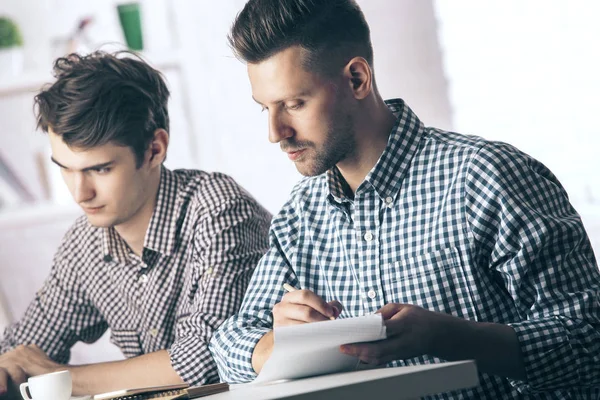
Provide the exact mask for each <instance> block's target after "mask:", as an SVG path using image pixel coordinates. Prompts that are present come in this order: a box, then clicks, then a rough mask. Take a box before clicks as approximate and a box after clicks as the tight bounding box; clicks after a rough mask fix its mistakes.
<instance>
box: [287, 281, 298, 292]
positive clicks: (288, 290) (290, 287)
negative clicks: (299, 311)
mask: <svg viewBox="0 0 600 400" xmlns="http://www.w3.org/2000/svg"><path fill="white" fill-rule="evenodd" d="M283 288H284V289H285V291H286V292H295V291H296V290H298V289H296V288H295V287H293V286H292V285H290V284H289V283H284V284H283Z"/></svg>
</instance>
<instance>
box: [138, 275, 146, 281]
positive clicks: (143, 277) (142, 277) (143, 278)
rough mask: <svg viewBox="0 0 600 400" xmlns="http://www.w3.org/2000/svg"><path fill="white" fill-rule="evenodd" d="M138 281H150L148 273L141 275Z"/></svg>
mask: <svg viewBox="0 0 600 400" xmlns="http://www.w3.org/2000/svg"><path fill="white" fill-rule="evenodd" d="M138 281H139V282H140V283H146V282H148V275H146V274H142V275H140V279H138Z"/></svg>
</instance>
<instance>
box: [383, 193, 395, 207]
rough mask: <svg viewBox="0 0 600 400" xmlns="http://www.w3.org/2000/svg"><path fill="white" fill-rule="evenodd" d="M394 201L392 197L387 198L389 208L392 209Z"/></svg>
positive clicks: (386, 203)
mask: <svg viewBox="0 0 600 400" xmlns="http://www.w3.org/2000/svg"><path fill="white" fill-rule="evenodd" d="M393 201H394V199H392V198H391V197H389V196H388V197H386V198H385V205H386V206H388V207H391V206H392V202H393Z"/></svg>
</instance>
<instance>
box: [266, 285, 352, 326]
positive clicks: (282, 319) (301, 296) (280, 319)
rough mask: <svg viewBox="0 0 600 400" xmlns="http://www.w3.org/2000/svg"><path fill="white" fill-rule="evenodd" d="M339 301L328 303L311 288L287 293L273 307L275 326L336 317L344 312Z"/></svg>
mask: <svg viewBox="0 0 600 400" xmlns="http://www.w3.org/2000/svg"><path fill="white" fill-rule="evenodd" d="M342 309H343V307H342V304H341V303H340V302H339V301H335V300H334V301H331V302H329V303H327V302H326V301H325V300H323V299H322V298H321V297H319V296H317V295H316V294H315V293H313V292H311V291H310V290H295V291H293V292H289V293H286V294H285V296H283V298H282V299H281V303H277V304H275V306H274V307H273V326H275V327H277V326H286V325H296V324H305V323H307V322H318V321H327V320H329V319H336V318H337V317H339V316H340V313H341V312H342Z"/></svg>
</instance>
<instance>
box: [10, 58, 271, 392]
mask: <svg viewBox="0 0 600 400" xmlns="http://www.w3.org/2000/svg"><path fill="white" fill-rule="evenodd" d="M54 72H55V75H56V78H57V80H56V82H55V83H54V84H53V85H52V86H50V87H49V88H46V89H45V90H42V92H41V93H39V94H38V95H37V96H36V98H35V102H36V105H37V114H38V125H39V127H41V128H42V129H43V130H44V131H45V132H47V133H48V137H49V139H50V145H51V148H52V161H53V162H54V163H55V164H57V165H58V166H59V167H60V168H61V171H62V174H63V177H64V180H65V182H66V184H67V186H68V187H69V190H70V191H71V193H72V195H73V198H74V199H75V201H76V202H77V203H78V204H79V205H80V206H81V208H82V209H83V211H84V212H85V215H84V216H82V217H81V218H79V219H78V220H77V221H76V222H75V224H74V225H73V226H72V227H71V229H70V230H69V231H68V232H67V234H66V235H65V237H64V239H63V241H62V244H61V246H60V248H59V250H58V252H57V253H56V256H55V258H54V262H53V265H52V269H51V271H50V275H49V277H48V278H47V280H46V282H45V284H44V286H43V287H42V289H41V290H40V291H38V293H37V295H36V297H35V299H34V301H33V302H32V303H31V304H30V306H29V308H28V309H27V311H26V313H25V315H24V316H23V318H22V319H21V320H20V321H19V322H17V323H15V324H14V325H12V326H10V327H9V328H7V330H6V331H5V333H4V338H3V339H2V340H1V341H0V354H2V353H4V354H2V355H0V398H4V397H3V396H2V394H3V393H4V394H5V395H6V396H8V398H11V397H10V396H11V395H13V394H14V393H16V392H14V390H15V388H16V386H17V385H18V384H19V383H20V382H22V381H24V380H25V379H26V378H27V377H29V376H35V375H39V374H44V373H48V372H53V371H57V370H62V369H69V370H70V371H71V374H72V377H73V392H74V394H94V393H101V392H106V391H111V390H116V389H123V388H131V387H144V386H156V385H162V384H172V383H181V382H182V381H184V382H186V383H188V384H194V385H197V384H204V383H211V382H217V381H218V379H219V377H218V373H217V367H216V365H215V363H214V360H213V359H212V357H211V354H210V352H209V350H208V341H209V340H210V338H211V336H212V333H213V331H214V329H215V328H216V327H218V326H219V324H220V323H221V322H223V321H224V320H225V319H226V318H227V317H229V316H230V315H232V314H233V313H234V312H235V311H237V309H238V307H239V305H240V303H241V300H242V297H243V294H244V292H245V290H246V286H247V284H248V281H249V279H250V276H251V275H252V272H253V269H254V267H255V265H256V263H257V262H258V260H259V259H260V257H261V256H262V255H263V254H264V252H265V251H266V249H267V246H268V243H267V232H268V226H269V221H270V215H269V213H268V212H266V211H265V210H264V209H263V208H262V207H261V206H260V205H259V204H258V203H257V202H256V201H255V200H254V199H253V198H252V197H251V196H250V195H249V194H248V193H247V192H245V191H244V190H243V189H242V188H241V187H240V186H238V185H237V184H236V183H235V182H234V181H233V180H232V179H231V178H230V177H228V176H226V175H223V174H219V173H206V172H202V171H196V170H175V171H170V170H168V169H167V168H165V167H164V166H163V161H164V160H165V157H166V154H167V148H168V144H169V134H168V130H169V116H168V112H167V100H168V97H169V91H168V89H167V87H166V85H165V82H164V81H163V79H162V77H161V75H160V73H159V72H158V71H156V70H154V69H153V68H151V67H150V66H149V65H147V64H146V63H144V62H143V61H141V60H139V59H136V58H133V57H130V56H125V57H123V54H121V53H119V54H115V55H111V54H106V53H103V52H96V53H93V54H90V55H87V56H78V55H76V54H72V55H70V56H68V57H66V58H60V59H58V60H57V61H56V63H55V66H54ZM108 328H110V329H111V341H112V342H113V343H114V344H116V345H117V346H118V347H120V349H121V350H122V352H123V354H124V355H125V357H126V358H127V359H126V360H123V361H116V362H111V363H99V364H92V365H86V366H69V365H64V364H65V363H67V362H68V361H69V356H70V349H71V347H72V346H73V345H74V344H75V343H76V342H79V341H82V342H86V343H91V342H94V341H96V340H97V339H98V338H100V336H102V334H103V333H104V332H105V331H106V330H107V329H108ZM14 395H15V396H17V395H16V394H14Z"/></svg>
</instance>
